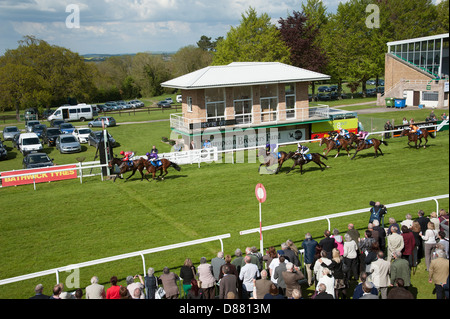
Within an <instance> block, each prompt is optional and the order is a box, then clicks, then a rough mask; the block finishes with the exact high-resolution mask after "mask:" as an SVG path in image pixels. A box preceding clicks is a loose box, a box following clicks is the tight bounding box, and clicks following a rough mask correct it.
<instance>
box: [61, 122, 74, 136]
mask: <svg viewBox="0 0 450 319" xmlns="http://www.w3.org/2000/svg"><path fill="white" fill-rule="evenodd" d="M59 129H60V130H61V132H62V133H63V134H72V133H73V131H74V130H75V127H74V126H73V125H72V124H71V123H63V124H61V125H60V126H59Z"/></svg>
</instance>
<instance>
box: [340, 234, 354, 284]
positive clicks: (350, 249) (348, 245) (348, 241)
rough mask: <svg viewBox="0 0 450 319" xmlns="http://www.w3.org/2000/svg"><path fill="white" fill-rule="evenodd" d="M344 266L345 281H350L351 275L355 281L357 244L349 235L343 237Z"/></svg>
mask: <svg viewBox="0 0 450 319" xmlns="http://www.w3.org/2000/svg"><path fill="white" fill-rule="evenodd" d="M344 240H345V242H344V254H343V255H342V257H344V264H345V265H346V266H347V268H348V271H347V272H346V274H345V275H346V277H347V280H350V278H351V276H352V273H353V276H354V278H355V280H358V258H357V257H358V253H357V251H358V244H357V243H356V242H355V241H354V240H353V239H352V237H351V236H350V235H349V234H345V235H344Z"/></svg>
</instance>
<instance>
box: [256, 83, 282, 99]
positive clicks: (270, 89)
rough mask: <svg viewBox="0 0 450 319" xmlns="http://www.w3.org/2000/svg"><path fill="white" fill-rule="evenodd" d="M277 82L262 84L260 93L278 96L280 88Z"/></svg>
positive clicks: (266, 95) (267, 95)
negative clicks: (278, 88)
mask: <svg viewBox="0 0 450 319" xmlns="http://www.w3.org/2000/svg"><path fill="white" fill-rule="evenodd" d="M277 87H278V86H277V85H276V84H267V85H261V86H260V93H261V97H262V98H263V97H275V96H278V93H277V92H278V90H277Z"/></svg>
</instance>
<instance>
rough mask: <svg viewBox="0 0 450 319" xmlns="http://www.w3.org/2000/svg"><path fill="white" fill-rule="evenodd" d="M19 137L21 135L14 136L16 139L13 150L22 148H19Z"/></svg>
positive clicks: (13, 140)
mask: <svg viewBox="0 0 450 319" xmlns="http://www.w3.org/2000/svg"><path fill="white" fill-rule="evenodd" d="M19 137H20V133H17V134H16V135H14V137H13V139H12V144H13V148H16V149H18V150H20V148H19Z"/></svg>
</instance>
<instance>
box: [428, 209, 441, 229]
mask: <svg viewBox="0 0 450 319" xmlns="http://www.w3.org/2000/svg"><path fill="white" fill-rule="evenodd" d="M430 222H432V223H433V224H434V229H435V230H436V231H439V224H440V221H439V218H438V217H437V213H436V212H431V214H430Z"/></svg>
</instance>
